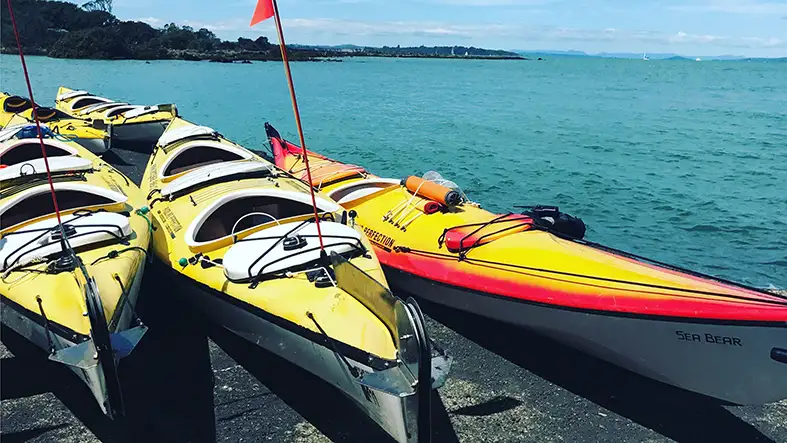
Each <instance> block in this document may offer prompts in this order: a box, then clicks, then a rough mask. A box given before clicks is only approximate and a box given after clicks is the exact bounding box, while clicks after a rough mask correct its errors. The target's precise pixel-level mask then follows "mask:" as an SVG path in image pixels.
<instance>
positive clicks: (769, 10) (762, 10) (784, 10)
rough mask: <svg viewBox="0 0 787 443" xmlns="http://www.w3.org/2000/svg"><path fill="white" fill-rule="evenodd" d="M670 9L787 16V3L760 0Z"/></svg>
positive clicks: (708, 0) (707, 0)
mask: <svg viewBox="0 0 787 443" xmlns="http://www.w3.org/2000/svg"><path fill="white" fill-rule="evenodd" d="M670 9H672V10H675V11H686V12H724V13H728V14H761V15H780V14H787V2H782V1H760V0H704V1H702V2H700V3H695V4H688V5H676V6H672V7H671V8H670Z"/></svg>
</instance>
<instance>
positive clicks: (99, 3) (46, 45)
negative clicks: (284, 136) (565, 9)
mask: <svg viewBox="0 0 787 443" xmlns="http://www.w3.org/2000/svg"><path fill="white" fill-rule="evenodd" d="M0 12H2V14H0V15H1V16H2V17H1V18H2V22H0V52H2V53H4V54H5V53H16V52H17V47H16V39H15V36H14V32H13V26H12V25H11V19H10V16H9V15H8V11H7V4H6V2H5V1H2V2H0ZM14 14H15V17H16V21H17V25H18V26H19V32H20V36H21V40H22V44H23V48H24V50H25V52H26V53H27V54H29V55H44V56H49V57H55V58H78V59H108V60H123V59H136V60H195V61H196V60H209V61H213V62H222V63H232V62H240V63H250V62H251V61H252V60H257V61H275V60H281V53H280V50H279V46H278V45H274V44H271V43H270V42H269V41H268V38H267V37H258V38H257V39H256V40H251V39H248V38H243V37H240V38H238V40H237V41H222V40H221V39H219V38H218V37H216V35H215V34H214V33H213V32H212V31H210V30H208V29H204V28H203V29H198V30H194V29H193V28H191V27H190V26H178V25H176V24H174V23H170V24H168V25H166V26H164V28H162V29H157V28H154V27H152V26H150V25H149V24H147V23H144V22H139V21H121V20H118V19H117V17H115V16H114V15H113V14H112V0H93V1H89V2H87V3H84V4H82V5H81V6H79V5H76V4H74V3H68V2H63V1H47V0H14ZM288 56H289V58H290V59H291V60H295V61H340V59H341V58H342V57H359V56H366V57H418V58H471V59H481V58H483V59H498V60H525V59H526V58H525V57H523V56H521V55H519V54H516V53H514V52H509V51H500V50H490V49H481V48H474V47H464V46H453V47H452V46H446V47H427V46H419V47H407V48H402V47H399V46H396V47H388V46H384V47H382V48H374V47H360V46H355V47H349V46H338V47H336V46H305V45H288Z"/></svg>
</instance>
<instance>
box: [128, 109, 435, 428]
mask: <svg viewBox="0 0 787 443" xmlns="http://www.w3.org/2000/svg"><path fill="white" fill-rule="evenodd" d="M142 190H143V192H144V193H145V194H146V195H147V196H148V206H149V207H150V210H151V216H152V221H153V226H154V241H153V252H154V255H155V257H156V258H158V259H159V260H160V261H161V262H162V263H164V265H165V266H167V267H169V268H170V269H171V270H172V273H173V275H174V276H175V281H177V282H178V283H179V284H181V285H182V286H184V287H185V290H186V292H187V293H188V297H189V298H190V300H192V301H193V303H195V304H196V305H197V306H198V307H199V308H200V309H201V310H203V311H204V312H205V313H206V315H207V316H208V317H209V318H211V319H212V320H213V321H214V322H216V323H218V324H220V325H222V326H224V327H226V328H227V329H229V330H231V331H233V332H235V333H236V334H238V335H239V336H241V337H244V338H246V339H248V340H250V341H252V342H254V343H256V344H258V345H259V346H262V347H263V348H266V349H268V350H269V351H271V352H274V353H276V354H279V355H281V356H282V357H283V358H285V359H287V360H289V361H291V362H292V363H294V364H296V365H298V366H301V367H302V368H304V369H306V370H307V371H309V372H311V373H313V374H315V375H317V376H318V377H320V378H322V379H323V380H325V381H327V382H328V383H330V384H332V385H334V386H335V387H337V388H339V389H340V390H341V391H342V392H343V393H344V394H346V395H347V396H348V397H350V398H351V399H353V400H354V401H355V402H356V403H357V404H358V406H359V407H360V408H361V409H362V410H364V411H365V412H366V413H367V414H368V415H369V416H370V417H371V418H372V419H373V420H375V421H376V422H377V423H378V424H379V425H380V426H381V427H382V428H383V429H384V430H385V431H387V432H388V433H389V434H390V435H391V436H392V437H393V438H394V439H395V440H396V441H399V442H416V441H423V437H419V435H420V436H423V435H428V433H429V429H428V427H429V422H428V415H429V414H428V410H429V408H428V401H429V400H428V398H429V396H430V387H431V386H430V385H431V384H432V381H431V376H432V375H435V379H436V380H437V381H436V382H435V383H436V384H438V385H439V384H440V383H442V380H443V379H444V376H445V375H444V374H443V375H440V374H439V373H438V371H436V372H435V373H434V374H432V371H431V366H432V365H433V364H434V365H435V366H438V367H443V368H445V369H444V371H447V362H446V361H445V358H444V356H439V357H436V358H437V359H438V360H439V361H438V360H436V362H432V361H431V357H430V352H429V347H430V344H429V341H428V338H427V336H426V331H425V329H424V327H423V317H422V314H421V313H420V311H419V310H418V308H417V306H416V305H414V304H412V303H410V302H404V301H402V300H400V299H398V298H396V297H394V296H393V295H392V294H391V293H390V291H389V290H388V287H387V282H386V280H385V276H384V275H383V272H382V269H381V267H380V264H379V262H378V261H377V258H376V257H375V255H374V253H373V252H372V250H371V246H370V244H369V243H368V241H367V240H366V238H365V237H364V235H363V234H362V233H361V232H360V231H359V230H358V229H356V228H355V227H354V226H351V225H349V224H348V221H347V216H346V214H345V213H344V211H342V210H341V208H340V207H339V206H338V205H336V204H335V203H333V202H331V201H329V200H327V199H325V198H324V197H322V196H317V197H316V204H317V206H318V208H319V213H320V222H319V225H318V224H317V223H315V218H314V210H313V206H312V203H311V197H310V194H309V189H308V187H306V186H305V185H304V184H303V183H301V182H300V181H298V180H295V179H293V178H290V177H286V176H284V175H282V174H280V172H279V171H278V170H277V169H276V168H275V166H274V165H273V164H271V163H270V162H268V161H266V160H264V159H262V158H261V157H259V156H257V155H255V154H254V153H252V152H250V151H248V150H246V149H244V148H243V147H241V146H239V145H237V144H235V143H232V142H231V141H229V140H227V139H225V138H223V137H222V136H221V135H219V134H218V133H216V132H215V131H214V130H212V129H211V128H208V127H204V126H196V125H194V124H192V123H190V122H188V121H185V120H182V119H179V118H176V119H174V120H173V121H172V123H170V125H169V127H168V129H167V131H166V132H165V133H164V134H163V135H162V137H161V138H160V139H159V141H158V143H157V145H156V147H155V148H154V150H153V154H152V156H151V158H150V162H149V163H148V166H147V169H146V171H145V174H144V177H143V180H142ZM318 228H319V231H318ZM320 232H321V234H322V242H323V243H324V250H325V253H326V254H322V253H321V252H320V250H321V247H320V244H321V243H320V239H319V235H318V234H319V233H320ZM440 362H442V363H440ZM315 401H319V399H315ZM424 402H426V403H424ZM425 404H426V406H424V405H425ZM424 417H426V418H424ZM348 425H349V424H348Z"/></svg>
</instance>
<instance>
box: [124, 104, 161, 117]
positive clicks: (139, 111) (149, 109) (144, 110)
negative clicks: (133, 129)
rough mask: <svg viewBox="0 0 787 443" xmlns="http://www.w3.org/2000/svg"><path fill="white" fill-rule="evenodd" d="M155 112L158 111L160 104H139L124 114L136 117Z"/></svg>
mask: <svg viewBox="0 0 787 443" xmlns="http://www.w3.org/2000/svg"><path fill="white" fill-rule="evenodd" d="M154 112H158V106H138V107H137V108H136V109H132V110H130V111H126V112H125V113H124V114H123V117H124V118H134V117H139V116H140V115H145V114H152V113H154Z"/></svg>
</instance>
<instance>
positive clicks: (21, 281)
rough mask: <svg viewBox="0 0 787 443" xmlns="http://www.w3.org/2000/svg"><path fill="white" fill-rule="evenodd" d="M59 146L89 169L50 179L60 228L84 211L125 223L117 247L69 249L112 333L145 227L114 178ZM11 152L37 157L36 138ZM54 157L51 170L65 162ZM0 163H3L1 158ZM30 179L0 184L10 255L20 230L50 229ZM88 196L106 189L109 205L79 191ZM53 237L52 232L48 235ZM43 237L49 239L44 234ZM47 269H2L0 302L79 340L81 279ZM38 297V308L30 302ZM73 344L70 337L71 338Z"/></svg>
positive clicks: (0, 216) (37, 181)
mask: <svg viewBox="0 0 787 443" xmlns="http://www.w3.org/2000/svg"><path fill="white" fill-rule="evenodd" d="M10 142H12V143H17V142H19V141H18V140H11V141H10ZM48 142H49V141H48ZM7 143H9V142H6V143H3V144H0V145H3V146H5V145H6V144H7ZM63 145H66V146H68V147H70V148H71V149H72V150H73V151H74V152H77V154H76V155H72V157H80V158H82V159H85V160H88V161H89V164H90V169H88V170H81V171H77V172H65V173H63V172H53V181H54V183H55V191H56V194H57V196H58V203H59V206H60V214H61V217H62V218H63V220H64V222H65V223H66V224H69V221H71V222H72V223H74V222H76V221H77V219H78V218H79V217H82V216H84V215H85V214H87V213H88V211H90V212H92V213H94V214H104V213H114V214H117V216H115V218H114V220H120V219H123V218H126V219H127V220H128V225H129V229H130V232H129V235H128V236H126V237H125V238H123V239H122V241H118V240H108V241H102V242H99V243H90V244H86V245H85V246H83V247H79V248H77V249H76V250H75V251H76V253H77V256H78V257H79V259H80V260H81V261H82V263H83V264H84V265H85V267H86V269H87V271H88V273H89V275H90V276H91V277H93V278H94V279H95V281H96V284H97V287H98V290H99V294H100V297H101V300H102V303H103V307H104V313H105V315H106V319H107V323H108V324H109V325H110V328H112V327H113V316H114V315H115V313H116V310H117V309H118V308H119V303H120V299H121V295H122V294H124V293H125V292H128V290H129V288H130V287H131V285H132V284H133V282H134V279H135V277H136V276H137V273H138V272H139V271H140V266H141V265H142V264H143V261H144V260H145V256H146V255H145V251H146V250H147V248H148V244H149V240H150V225H149V222H148V221H147V220H146V218H145V216H144V215H143V214H139V213H137V210H138V209H140V208H141V207H142V206H143V205H144V199H143V196H142V195H141V193H140V191H139V188H137V187H136V186H135V185H134V184H133V183H131V181H129V180H128V178H126V177H125V176H124V175H123V174H122V173H121V172H120V171H118V170H116V169H115V168H114V167H112V166H111V165H109V164H108V163H106V162H104V161H103V160H101V159H100V158H98V157H96V156H95V155H93V154H91V153H90V152H88V151H87V150H86V149H84V148H82V147H81V146H79V145H78V144H76V143H70V142H69V143H62V142H59V143H58V146H63ZM14 149H19V150H38V151H37V152H38V154H37V155H36V153H35V151H33V152H32V153H31V154H30V156H32V157H40V147H39V141H38V139H27V140H24V143H21V144H20V145H19V146H18V147H16V148H14ZM12 154H14V155H15V153H12V152H11V151H8V152H6V155H5V156H7V157H8V158H9V159H13V157H12ZM56 154H57V153H56V152H54V150H53V151H50V156H51V157H50V165H51V166H52V167H55V166H56V165H57V164H58V161H59V159H62V158H64V157H69V156H67V155H63V156H56ZM0 161H3V160H2V157H0ZM28 164H30V163H29V160H28ZM12 166H13V165H11V166H8V167H12ZM0 171H2V170H0ZM38 172H39V174H34V175H29V176H25V177H20V178H19V179H16V180H4V181H3V182H2V184H1V185H0V211H2V212H0V242H3V243H2V244H3V245H4V247H7V248H9V249H11V246H9V244H10V243H11V240H12V239H13V237H14V236H19V235H28V234H26V232H25V231H26V229H27V230H28V232H29V229H33V228H34V227H37V226H41V225H42V224H47V223H48V222H51V223H50V226H57V224H56V219H55V214H54V208H53V205H52V200H51V194H50V190H49V184H48V182H47V179H46V175H45V174H40V172H41V171H38ZM90 189H98V190H106V192H105V194H106V195H109V196H110V197H111V198H110V197H96V195H95V194H90V193H88V192H87V191H84V190H90ZM112 196H115V197H117V198H116V199H115V197H112ZM22 197H24V198H22ZM17 200H18V201H17ZM118 217H120V218H118ZM104 218H106V217H104ZM104 229H105V230H107V231H111V232H113V233H114V232H116V230H117V227H116V226H106V227H105V228H104ZM55 230H57V228H55V229H54V230H53V232H54V231H55ZM46 235H53V234H52V233H51V232H49V233H46ZM118 236H119V234H118ZM111 238H115V236H114V235H113V236H112V237H111ZM75 241H77V239H74V240H73V241H72V240H70V242H72V243H73V242H75ZM2 249H4V248H0V252H3V251H2ZM7 252H9V254H10V253H11V251H7ZM115 252H117V254H115ZM4 256H5V255H4ZM10 261H11V260H9V263H10ZM50 264H51V261H46V262H36V261H34V262H32V263H30V264H28V265H25V266H23V267H22V268H20V269H18V270H13V271H9V270H8V269H5V270H4V272H2V273H0V274H2V278H0V294H1V295H2V297H3V301H4V302H6V303H9V304H12V305H13V306H15V307H16V308H21V309H23V310H25V311H28V315H29V314H30V313H32V314H33V317H36V316H39V315H40V314H41V308H43V310H44V312H45V314H46V317H47V318H48V320H49V322H51V323H54V324H56V325H60V326H61V327H62V328H61V329H63V328H65V331H66V332H67V333H69V334H79V335H82V336H83V338H84V337H86V336H87V335H88V334H89V333H90V323H89V320H88V318H87V317H86V316H85V315H84V313H85V312H86V307H85V295H84V292H83V289H82V288H81V286H80V284H79V281H82V280H81V276H80V277H79V278H78V276H77V275H75V273H77V272H80V271H79V270H78V269H77V270H75V271H73V272H62V273H57V274H53V273H48V272H46V271H47V268H48V266H49V265H50ZM39 297H40V299H41V306H39V303H38V300H37V299H38V298H39ZM66 338H69V337H66ZM77 338H78V335H75V336H74V337H73V339H77Z"/></svg>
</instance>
